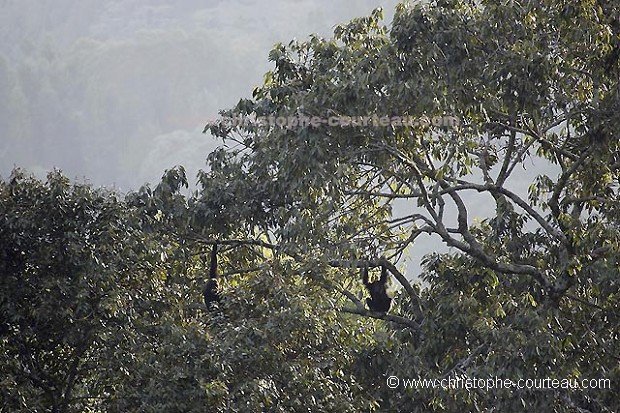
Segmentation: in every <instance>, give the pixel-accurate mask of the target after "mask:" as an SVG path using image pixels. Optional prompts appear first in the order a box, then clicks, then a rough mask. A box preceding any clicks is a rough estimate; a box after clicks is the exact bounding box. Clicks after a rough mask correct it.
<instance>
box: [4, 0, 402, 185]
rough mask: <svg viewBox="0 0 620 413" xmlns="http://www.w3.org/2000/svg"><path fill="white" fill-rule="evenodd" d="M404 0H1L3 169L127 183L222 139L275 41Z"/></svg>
mask: <svg viewBox="0 0 620 413" xmlns="http://www.w3.org/2000/svg"><path fill="white" fill-rule="evenodd" d="M396 3H397V1H395V0H390V1H382V0H356V1H351V0H336V1H332V0H319V1H317V0H261V1H259V0H233V1H218V0H206V1H205V0H182V1H178V0H174V1H172V0H104V1H100V0H79V1H77V0H0V36H1V38H2V39H3V42H2V43H1V44H0V95H1V96H2V101H1V102H0V176H2V177H5V178H6V177H7V176H8V174H9V173H10V172H11V170H12V169H13V167H14V166H19V167H23V168H26V169H27V170H29V171H31V172H34V173H36V174H37V175H39V176H44V175H45V173H46V171H48V170H50V169H51V168H54V167H56V168H60V169H62V170H63V171H64V172H65V174H66V175H68V176H69V177H70V178H74V179H77V180H79V181H83V180H87V181H89V182H92V183H93V184H95V185H106V186H115V187H118V188H120V189H121V190H123V191H125V190H128V189H137V188H138V187H140V186H141V185H142V184H144V183H145V182H151V183H154V182H157V181H158V179H159V178H160V177H161V175H162V173H163V171H164V170H165V169H167V168H170V167H172V166H174V165H176V164H182V165H184V166H185V167H186V168H187V170H188V174H189V175H190V179H192V180H193V176H194V175H195V173H196V171H197V170H198V169H199V168H203V167H204V165H205V159H206V156H207V154H208V153H209V152H210V150H212V149H213V148H214V147H215V145H216V142H215V141H214V139H213V138H211V137H210V136H209V135H204V134H202V133H201V131H202V128H203V126H204V124H205V123H206V122H207V121H209V120H211V119H215V118H216V117H217V111H218V110H219V109H224V108H228V107H230V106H232V105H234V104H235V103H236V102H237V101H238V99H239V98H241V97H249V96H250V94H251V91H252V89H253V88H254V87H255V86H257V85H259V84H260V83H261V81H262V78H263V75H264V73H265V72H266V71H267V70H269V69H271V64H270V62H268V60H267V55H268V52H269V50H270V49H271V48H272V46H273V45H274V44H275V43H277V42H283V43H288V42H289V41H290V40H291V39H293V38H297V39H305V38H307V36H308V35H309V34H311V33H318V34H319V35H321V36H324V37H328V36H330V35H331V34H332V31H333V28H334V27H335V26H336V25H337V24H339V23H344V22H347V21H348V20H350V19H351V18H353V17H357V16H363V15H367V14H368V13H369V12H370V11H371V10H372V9H373V8H375V7H377V6H380V5H382V6H384V10H385V12H386V13H385V14H386V20H388V22H389V20H390V19H391V14H392V12H393V9H394V7H395V5H396Z"/></svg>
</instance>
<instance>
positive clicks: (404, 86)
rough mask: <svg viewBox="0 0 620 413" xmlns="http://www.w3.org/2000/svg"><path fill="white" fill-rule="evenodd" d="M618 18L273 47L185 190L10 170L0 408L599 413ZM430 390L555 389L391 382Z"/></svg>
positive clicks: (375, 28)
mask: <svg viewBox="0 0 620 413" xmlns="http://www.w3.org/2000/svg"><path fill="white" fill-rule="evenodd" d="M616 6H617V5H616V3H615V2H612V1H608V2H605V1H586V2H578V3H575V2H556V1H542V2H509V3H506V4H502V5H498V4H496V3H495V2H488V1H481V2H474V1H462V0H452V1H439V0H437V1H433V2H430V3H428V4H426V3H415V4H401V5H399V6H398V8H397V10H396V13H395V16H394V19H393V22H392V23H391V24H390V25H385V24H383V21H382V11H381V10H380V9H377V10H375V11H374V12H373V13H372V14H371V15H369V16H367V17H362V18H357V19H354V20H352V21H351V22H349V23H346V24H342V25H340V26H338V27H336V28H335V30H334V35H333V37H331V38H321V37H318V36H311V37H309V38H308V39H306V40H305V41H291V42H290V43H288V44H286V45H285V44H278V45H276V46H275V47H274V48H273V50H271V52H270V53H269V60H270V61H271V62H272V63H273V69H272V70H271V71H270V72H268V73H267V74H266V75H265V78H264V83H263V84H262V85H261V86H259V87H257V88H256V89H254V91H253V95H252V96H253V97H252V98H251V99H242V100H240V101H239V103H238V104H237V105H236V106H235V107H233V108H230V109H226V110H223V111H222V112H221V119H220V120H219V121H216V122H212V123H209V124H207V125H206V127H205V132H209V133H211V134H212V135H214V136H215V137H217V138H220V139H222V141H223V144H222V146H221V147H220V148H218V149H217V150H216V151H214V152H212V153H210V154H208V156H207V164H208V168H207V169H206V170H204V171H202V172H200V174H199V176H198V177H197V178H198V185H199V186H198V189H197V190H196V191H193V192H188V191H187V190H186V189H185V188H187V186H188V178H187V177H186V176H185V170H184V168H183V167H181V166H178V167H175V168H172V169H170V170H168V171H166V173H165V174H164V176H163V178H162V180H161V182H160V183H158V184H157V185H155V186H154V187H151V186H145V187H143V188H142V189H140V190H139V191H135V192H132V193H130V194H127V195H126V196H120V195H119V194H116V193H113V192H109V191H104V190H100V189H93V188H91V187H90V186H88V185H80V184H72V183H70V182H69V181H68V180H67V179H66V178H65V177H64V176H63V175H62V174H61V173H60V172H52V173H50V174H49V175H48V178H47V180H46V181H45V182H43V181H40V180H37V179H35V178H32V177H30V176H29V175H28V174H27V173H25V172H23V171H20V170H16V171H14V173H13V175H12V176H11V177H10V178H9V179H8V180H4V181H2V182H0V240H1V241H0V274H2V289H0V308H1V309H2V314H6V317H5V318H4V320H0V348H1V349H2V351H1V352H0V357H1V358H2V359H1V360H0V377H3V378H4V379H3V381H2V386H1V388H0V394H1V396H2V397H1V402H0V403H2V404H0V409H2V411H4V410H6V411H15V412H20V411H24V412H25V411H51V412H74V411H75V412H77V411H162V412H163V411H197V412H198V411H201V412H202V411H257V412H258V411H270V412H272V411H273V412H289V411H299V412H301V411H304V412H308V411H313V412H314V411H316V412H324V411H377V412H386V411H407V412H428V411H475V412H486V411H508V412H517V411H523V410H524V409H525V410H531V411H549V412H577V411H578V412H613V411H618V409H620V404H619V402H618V398H617V397H616V395H615V394H613V391H612V390H611V389H614V388H617V386H618V385H619V384H620V347H619V344H618V342H619V340H618V338H619V337H618V335H619V333H618V332H619V331H620V290H619V288H620V278H619V273H618V268H619V255H618V254H619V252H620V251H619V229H620V226H619V224H620V222H619V218H620V210H619V209H618V205H620V202H619V199H618V188H619V183H620V182H619V181H620V148H619V147H618V139H617V137H616V138H614V135H615V134H616V132H615V131H616V130H617V129H616V128H617V127H618V125H619V123H620V122H619V118H618V113H620V112H619V110H618V109H619V106H618V92H619V85H618V79H619V75H620V67H619V62H618V60H619V57H620V23H619V22H620V20H619V17H620V16H619V11H618V7H616ZM373 116H374V117H375V118H376V119H380V118H382V117H386V118H387V119H388V120H390V121H389V122H382V121H379V122H367V123H366V124H360V123H357V124H353V123H349V124H337V125H336V124H335V123H334V124H330V122H329V121H327V120H328V119H329V118H339V119H351V118H355V117H357V118H359V117H370V118H372V117H373ZM302 117H307V118H310V119H312V118H316V119H318V120H320V122H319V121H317V122H314V123H313V122H310V123H304V124H303V125H299V124H297V125H294V127H290V126H291V125H284V123H282V124H278V122H267V123H265V122H256V121H254V120H256V119H258V118H264V119H269V118H271V119H299V118H302ZM398 117H408V118H411V119H418V120H420V121H419V122H412V123H409V124H402V122H401V123H400V124H399V123H398V122H394V121H393V120H394V119H396V118H398ZM239 119H242V120H248V121H243V122H238V120H239ZM436 119H457V120H458V122H453V121H450V122H449V123H441V122H439V121H435V120H436ZM322 120H326V121H325V122H323V121H322ZM287 126H289V127H287ZM524 169H526V170H529V171H530V172H531V171H532V169H533V171H534V172H533V178H531V180H530V181H527V182H526V181H525V179H529V178H528V175H527V174H524V173H523V170H524ZM480 205H486V206H489V214H488V216H484V215H482V214H481V211H480ZM428 240H433V242H438V243H441V244H442V245H444V246H445V247H446V248H447V249H446V251H447V252H443V253H439V252H437V253H432V254H428V255H426V256H424V257H420V256H416V251H417V250H416V245H419V243H421V242H429V241H428ZM214 246H216V247H217V249H215V248H214ZM213 251H216V253H213ZM408 255H413V257H414V259H416V260H418V261H421V262H422V264H423V269H422V272H421V274H418V275H416V276H415V277H411V276H408V271H407V268H406V262H407V260H406V257H407V256H408ZM214 257H217V260H218V265H217V278H218V286H217V287H218V290H217V291H218V300H214V301H216V302H215V303H214V304H213V305H209V306H205V305H204V304H203V298H202V290H203V288H204V287H205V285H206V283H207V278H209V273H211V274H214V270H213V263H214ZM213 277H215V276H213ZM213 277H212V278H213ZM373 283H378V284H373ZM376 288H379V292H377V290H376ZM383 293H387V294H389V297H388V299H386V298H385V297H384V296H383V295H382V294H383ZM217 301H219V302H217ZM393 378H396V382H394V381H393ZM447 378H451V379H456V378H461V379H463V378H469V379H471V380H478V379H482V380H487V379H498V380H509V381H510V382H512V383H527V380H532V382H530V383H534V382H535V380H541V381H542V380H548V381H547V383H550V382H553V380H557V381H558V383H560V384H561V385H558V386H549V387H545V388H544V389H541V388H540V387H536V386H533V385H532V386H525V385H523V386H505V387H501V386H499V387H498V386H496V385H495V387H494V388H484V387H481V386H476V387H471V386H469V387H468V388H465V387H464V386H453V387H450V388H446V386H444V387H441V386H434V387H433V386H426V387H425V386H413V385H410V386H408V385H406V380H418V379H420V380H422V379H427V380H442V379H447ZM495 383H497V382H495ZM539 383H540V382H539Z"/></svg>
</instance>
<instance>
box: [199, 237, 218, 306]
mask: <svg viewBox="0 0 620 413" xmlns="http://www.w3.org/2000/svg"><path fill="white" fill-rule="evenodd" d="M202 294H203V296H204V299H205V306H206V307H207V309H212V308H213V307H214V304H215V303H218V304H219V302H220V299H221V296H220V290H219V287H218V285H217V244H213V249H212V250H211V263H210V265H209V280H208V281H207V285H206V286H205V289H204V291H203V292H202Z"/></svg>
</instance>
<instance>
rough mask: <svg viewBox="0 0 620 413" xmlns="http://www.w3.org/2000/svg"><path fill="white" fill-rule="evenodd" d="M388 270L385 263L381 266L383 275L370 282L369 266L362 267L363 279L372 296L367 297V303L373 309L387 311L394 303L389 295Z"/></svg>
mask: <svg viewBox="0 0 620 413" xmlns="http://www.w3.org/2000/svg"><path fill="white" fill-rule="evenodd" d="M387 277H388V271H387V268H385V265H382V266H381V277H380V278H379V279H378V280H376V281H373V282H368V267H362V281H363V282H364V285H365V286H366V288H367V289H368V293H369V294H370V298H367V299H366V304H367V305H368V308H369V309H370V310H371V311H376V312H379V313H387V312H388V311H389V309H390V306H391V305H392V299H391V298H390V297H389V296H388V295H387V290H386V283H387Z"/></svg>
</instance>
